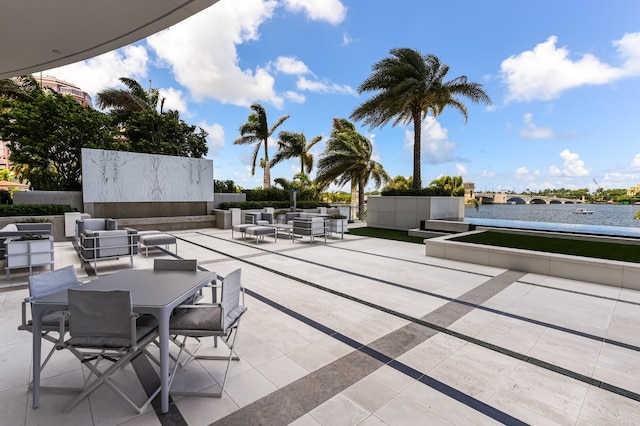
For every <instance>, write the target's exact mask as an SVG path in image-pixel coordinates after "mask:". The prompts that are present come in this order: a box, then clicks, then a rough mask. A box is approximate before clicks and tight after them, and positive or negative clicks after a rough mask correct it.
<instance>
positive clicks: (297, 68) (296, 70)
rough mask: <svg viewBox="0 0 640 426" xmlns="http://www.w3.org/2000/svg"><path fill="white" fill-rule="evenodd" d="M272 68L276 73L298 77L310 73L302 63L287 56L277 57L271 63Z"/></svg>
mask: <svg viewBox="0 0 640 426" xmlns="http://www.w3.org/2000/svg"><path fill="white" fill-rule="evenodd" d="M273 66H274V68H275V69H276V71H279V72H281V73H284V74H294V75H300V74H308V73H309V72H310V71H309V68H308V67H307V65H306V64H305V63H304V62H302V61H301V60H299V59H296V58H291V57H289V56H278V58H277V59H276V60H275V61H274V62H273Z"/></svg>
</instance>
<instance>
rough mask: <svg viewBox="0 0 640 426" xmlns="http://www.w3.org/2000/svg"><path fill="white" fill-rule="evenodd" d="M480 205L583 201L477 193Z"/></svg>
mask: <svg viewBox="0 0 640 426" xmlns="http://www.w3.org/2000/svg"><path fill="white" fill-rule="evenodd" d="M473 196H474V198H475V199H476V200H478V201H479V202H480V204H582V203H583V202H584V200H583V199H575V198H559V197H545V196H541V195H524V194H505V193H502V192H499V193H495V192H476V193H474V194H473Z"/></svg>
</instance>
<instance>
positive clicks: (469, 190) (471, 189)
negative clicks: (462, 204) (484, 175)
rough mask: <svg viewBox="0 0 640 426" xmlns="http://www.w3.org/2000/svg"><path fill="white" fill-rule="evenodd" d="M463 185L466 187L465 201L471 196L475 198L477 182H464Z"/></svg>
mask: <svg viewBox="0 0 640 426" xmlns="http://www.w3.org/2000/svg"><path fill="white" fill-rule="evenodd" d="M462 186H463V187H464V199H465V201H466V200H468V199H471V198H474V193H475V190H476V184H475V183H473V182H469V181H467V182H464V183H463V184H462Z"/></svg>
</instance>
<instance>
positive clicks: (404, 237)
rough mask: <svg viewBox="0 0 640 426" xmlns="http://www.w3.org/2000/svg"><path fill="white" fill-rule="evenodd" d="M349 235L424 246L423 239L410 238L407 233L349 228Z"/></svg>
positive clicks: (391, 230) (392, 230)
mask: <svg viewBox="0 0 640 426" xmlns="http://www.w3.org/2000/svg"><path fill="white" fill-rule="evenodd" d="M349 234H351V235H360V236H362V237H372V238H383V239H385V240H396V241H406V242H409V243H416V244H424V238H423V237H410V236H409V235H408V233H407V231H398V230H395V229H382V228H369V227H362V228H349Z"/></svg>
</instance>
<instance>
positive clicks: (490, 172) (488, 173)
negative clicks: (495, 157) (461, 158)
mask: <svg viewBox="0 0 640 426" xmlns="http://www.w3.org/2000/svg"><path fill="white" fill-rule="evenodd" d="M495 175H496V172H495V171H493V170H483V171H482V172H480V174H479V175H478V176H479V177H494V176H495Z"/></svg>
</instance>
